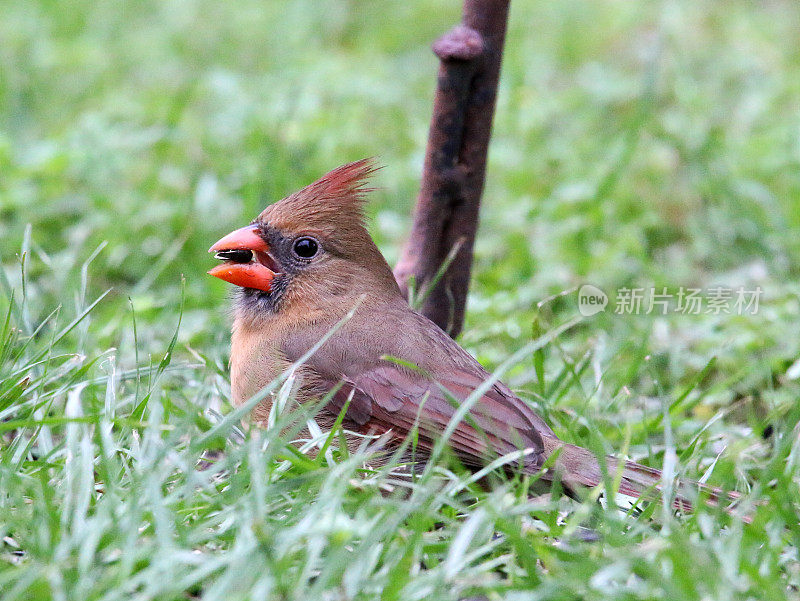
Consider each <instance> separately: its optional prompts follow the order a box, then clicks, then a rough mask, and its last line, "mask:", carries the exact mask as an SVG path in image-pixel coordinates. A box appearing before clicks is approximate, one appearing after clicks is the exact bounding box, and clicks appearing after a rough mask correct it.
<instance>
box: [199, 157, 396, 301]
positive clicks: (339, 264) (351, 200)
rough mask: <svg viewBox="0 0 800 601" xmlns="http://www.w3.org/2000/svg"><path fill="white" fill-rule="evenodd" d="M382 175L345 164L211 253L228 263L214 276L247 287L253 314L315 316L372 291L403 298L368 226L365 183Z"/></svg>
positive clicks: (369, 166) (364, 164) (366, 164)
mask: <svg viewBox="0 0 800 601" xmlns="http://www.w3.org/2000/svg"><path fill="white" fill-rule="evenodd" d="M375 169H376V166H375V163H374V162H373V161H372V160H370V159H364V160H361V161H356V162H355V163H350V164H348V165H343V166H341V167H338V168H336V169H334V170H333V171H331V172H330V173H328V174H327V175H325V176H323V177H322V178H320V179H319V180H317V181H316V182H314V183H313V184H310V185H308V186H306V187H305V188H303V189H302V190H300V191H298V192H295V193H294V194H292V195H291V196H288V197H286V198H284V199H283V200H280V201H278V202H276V203H275V204H272V205H270V206H268V207H267V208H266V209H264V211H263V212H262V213H261V214H260V215H259V216H258V217H257V218H256V219H255V220H254V221H253V222H252V223H251V224H250V225H247V226H245V227H243V228H240V229H238V230H236V231H234V232H231V233H230V234H228V235H227V236H225V237H223V238H222V239H220V240H219V241H218V242H217V243H216V244H214V245H213V246H212V247H211V248H210V249H209V251H210V252H215V253H216V258H218V259H221V260H223V261H224V262H223V263H222V264H221V265H217V266H216V267H214V268H213V269H212V270H211V271H209V272H208V273H209V274H210V275H213V276H215V277H218V278H220V279H222V280H225V281H226V282H230V283H231V284H235V285H237V286H240V287H241V288H242V292H241V295H240V306H242V307H243V308H244V309H245V310H251V311H268V312H270V313H275V312H278V311H285V310H289V308H290V307H293V308H294V309H300V310H312V311H313V310H316V309H323V308H325V307H326V306H327V307H329V306H330V304H331V303H339V304H342V305H345V304H347V303H348V302H349V300H350V299H353V298H357V297H358V296H359V295H361V294H364V293H369V292H370V291H373V292H375V291H378V292H382V293H383V294H386V292H390V293H391V294H393V295H394V294H399V290H398V288H397V284H396V283H395V280H394V277H393V275H392V271H391V269H390V268H389V266H388V264H387V263H386V261H385V259H384V258H383V256H382V255H381V253H380V251H379V250H378V248H377V247H376V246H375V243H374V242H373V241H372V238H371V237H370V235H369V233H368V232H367V230H366V227H365V225H364V203H365V198H364V195H365V193H366V192H367V191H368V189H367V188H365V186H364V182H365V180H366V178H367V176H369V174H370V173H372V172H373V171H374V170H375ZM348 308H350V307H348Z"/></svg>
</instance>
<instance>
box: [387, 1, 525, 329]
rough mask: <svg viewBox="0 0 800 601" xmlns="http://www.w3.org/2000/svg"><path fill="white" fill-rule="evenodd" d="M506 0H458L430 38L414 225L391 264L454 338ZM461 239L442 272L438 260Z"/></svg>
mask: <svg viewBox="0 0 800 601" xmlns="http://www.w3.org/2000/svg"><path fill="white" fill-rule="evenodd" d="M508 7H509V0H464V9H463V13H462V20H461V24H460V25H457V26H456V27H455V28H453V30H451V31H450V32H449V33H447V34H445V35H444V36H443V37H442V38H440V39H439V40H437V41H436V42H435V43H434V44H433V51H434V53H435V54H436V55H437V56H438V57H439V59H440V64H439V75H438V84H437V88H436V96H435V98H434V105H433V117H432V119H431V126H430V131H429V133H428V147H427V150H426V153H425V166H424V168H423V174H422V184H421V186H420V192H419V196H418V197H417V206H416V209H415V212H414V225H413V227H412V230H411V234H410V235H409V238H408V241H407V242H406V245H405V247H404V249H403V252H402V255H401V258H400V261H399V262H398V264H397V267H396V268H395V277H396V278H397V281H398V283H399V284H400V287H401V289H402V290H403V292H404V293H405V294H406V295H407V296H408V292H409V281H410V280H411V279H412V278H413V281H414V285H415V288H416V291H417V296H419V295H420V293H422V294H424V295H425V300H424V302H423V303H422V307H421V311H422V313H423V314H425V315H426V316H427V317H429V318H430V319H431V320H433V321H434V322H435V323H437V324H438V325H439V326H440V327H441V328H442V329H444V330H445V331H446V332H448V333H449V334H450V335H451V336H453V337H455V336H457V335H458V333H459V332H460V331H461V327H462V325H463V323H464V308H465V305H466V300H467V291H468V288H469V279H470V271H471V267H472V247H473V243H474V240H475V233H476V231H477V228H478V212H479V208H480V198H481V193H482V192H483V182H484V175H485V172H486V154H487V151H488V147H489V137H490V135H491V127H492V116H493V113H494V105H495V98H496V96H497V81H498V79H499V75H500V62H501V59H502V53H503V43H504V40H505V30H506V20H507V18H508ZM457 244H460V247H458V249H457V251H456V252H455V255H454V256H453V258H452V262H451V263H450V265H449V267H447V269H446V271H444V273H443V275H442V277H441V278H440V279H439V280H438V282H437V281H435V276H436V274H437V272H439V270H440V268H441V266H442V264H443V262H444V261H445V260H446V258H447V256H448V254H449V253H450V252H451V251H452V250H453V248H454V247H455V246H456V245H457Z"/></svg>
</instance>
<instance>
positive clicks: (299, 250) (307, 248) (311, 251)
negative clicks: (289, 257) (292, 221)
mask: <svg viewBox="0 0 800 601" xmlns="http://www.w3.org/2000/svg"><path fill="white" fill-rule="evenodd" d="M293 248H294V254H296V255H297V256H298V257H300V258H301V259H310V258H311V257H313V256H314V255H316V254H317V251H318V250H319V245H318V244H317V241H316V240H314V238H298V239H297V240H295V241H294V247H293Z"/></svg>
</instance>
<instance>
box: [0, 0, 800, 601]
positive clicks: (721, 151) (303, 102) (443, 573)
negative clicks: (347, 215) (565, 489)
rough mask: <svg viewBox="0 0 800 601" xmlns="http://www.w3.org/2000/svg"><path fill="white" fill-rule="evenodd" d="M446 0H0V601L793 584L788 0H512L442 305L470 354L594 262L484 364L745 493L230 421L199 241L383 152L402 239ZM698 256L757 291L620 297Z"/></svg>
mask: <svg viewBox="0 0 800 601" xmlns="http://www.w3.org/2000/svg"><path fill="white" fill-rule="evenodd" d="M458 4H459V3H458V2H456V1H451V0H448V1H444V0H437V1H436V2H431V1H430V0H427V1H423V0H418V1H410V0H406V1H405V2H393V3H389V2H375V3H357V2H345V1H343V0H340V1H316V2H311V1H310V0H309V1H306V2H292V3H284V2H277V1H260V2H256V1H250V0H242V1H240V2H235V3H233V2H231V3H224V2H210V1H203V0H185V1H181V2H178V1H170V2H156V1H143V2H138V3H130V2H122V1H121V0H106V1H103V2H78V1H72V2H59V3H53V2H17V1H14V0H2V1H0V39H2V44H0V217H1V218H0V260H1V261H2V277H0V288H2V295H0V311H1V312H0V335H2V338H0V435H1V437H0V598H2V599H3V601H16V600H26V601H27V600H35V599H67V600H94V599H109V600H110V599H158V600H172V599H185V598H195V597H197V598H202V599H208V600H211V599H220V600H225V601H229V600H230V601H233V600H237V599H242V600H245V599H332V600H333V599H379V598H380V599H387V600H389V599H403V600H411V599H423V598H424V599H457V598H463V597H465V596H470V595H475V594H485V595H487V596H488V597H489V598H491V599H499V598H504V599H604V600H607V599H671V600H674V599H682V600H684V599H685V600H689V599H756V598H758V599H783V598H787V597H790V598H791V597H795V598H796V597H798V595H799V593H798V586H800V564H798V561H799V558H798V549H800V527H798V514H797V503H798V498H800V496H798V494H799V493H800V491H798V474H799V473H800V472H799V471H798V470H799V469H800V468H799V467H798V460H799V459H800V447H798V420H800V409H798V403H797V401H798V395H799V394H800V385H798V379H800V315H799V314H800V302H799V300H798V292H800V285H798V283H797V282H798V275H800V268H799V267H798V265H800V210H798V208H799V207H800V143H799V142H798V140H800V137H799V136H798V132H800V116H799V115H800V111H798V107H799V106H800V83H798V82H800V51H798V46H797V43H796V32H797V31H798V30H800V9H798V7H797V5H796V3H794V2H792V1H791V0H783V1H781V0H774V1H771V2H761V3H756V2H750V1H744V0H730V1H728V2H712V1H710V0H705V1H704V0H699V1H688V0H687V1H677V0H676V1H664V2H633V1H630V2H613V1H611V0H606V1H589V0H584V1H578V0H567V1H563V2H543V1H528V2H523V1H521V0H519V1H517V2H515V3H514V5H513V7H512V13H511V23H510V31H509V38H508V51H507V54H506V57H505V62H504V66H503V73H502V82H501V89H500V95H499V100H498V112H497V118H496V122H495V133H494V138H493V142H492V148H491V153H490V161H489V176H488V183H487V190H486V195H485V206H484V213H483V220H482V227H481V231H480V235H479V240H478V244H477V256H476V266H475V267H476V269H475V279H474V284H473V287H472V293H471V296H470V304H469V316H468V323H467V324H466V328H465V332H464V334H463V335H462V336H461V342H462V344H464V345H465V346H466V347H467V348H468V349H469V350H470V351H471V352H473V353H474V354H475V355H476V356H477V357H478V358H479V359H480V360H481V361H482V362H483V363H484V364H485V365H486V366H487V367H489V368H492V369H494V368H497V367H498V366H499V365H501V364H503V362H505V361H506V360H507V359H509V358H510V357H512V356H513V355H514V353H515V352H517V351H520V349H525V348H526V345H527V344H529V343H530V342H531V341H532V340H534V339H536V338H537V337H539V336H542V335H545V336H546V335H547V334H548V333H551V332H553V331H554V329H555V328H557V327H559V326H560V325H562V324H564V323H567V322H569V321H570V320H573V319H574V318H575V317H576V316H578V311H577V293H576V292H575V291H574V289H575V288H576V287H577V286H580V285H581V284H583V283H587V282H588V283H591V284H593V285H596V286H598V287H600V288H601V289H603V290H604V291H606V292H607V293H608V294H609V296H610V297H611V298H610V302H609V306H608V307H607V310H606V311H605V312H602V313H600V314H597V315H594V316H592V317H588V318H585V319H584V320H583V321H581V322H580V323H579V324H578V325H576V326H574V327H572V328H571V329H569V330H568V331H567V332H565V333H563V334H561V335H560V336H558V337H557V338H556V339H555V340H554V341H551V342H549V343H548V344H546V345H544V346H543V347H542V348H541V349H540V350H538V351H536V352H531V353H526V352H522V353H519V354H518V355H517V356H516V357H514V361H513V362H512V364H511V365H509V366H508V369H509V371H508V373H507V376H506V380H507V381H508V382H509V384H511V385H512V386H513V387H514V388H515V390H517V391H518V392H519V394H520V395H521V396H523V398H525V399H527V400H529V401H530V402H531V403H532V404H534V405H535V406H536V407H537V408H538V409H539V410H540V411H541V412H542V413H543V414H544V415H546V417H547V419H548V420H549V421H550V423H551V424H553V427H554V429H555V430H556V431H557V432H558V433H559V435H561V436H562V437H563V438H565V439H566V440H568V441H570V442H574V443H578V444H584V445H590V446H591V447H592V448H594V449H596V450H598V451H599V450H600V449H605V450H607V451H612V450H616V451H620V452H626V453H627V454H628V455H629V456H631V457H633V458H635V459H637V460H639V461H641V462H643V463H647V464H649V465H653V466H656V467H663V466H665V465H666V466H667V467H668V468H670V466H674V467H672V468H671V469H674V470H676V471H677V472H678V473H680V474H682V475H685V476H688V477H691V478H704V479H707V481H708V482H710V483H713V484H715V485H717V486H721V487H725V488H729V489H736V490H739V491H741V492H742V493H744V496H745V501H744V506H745V507H748V508H749V511H750V513H751V514H752V523H749V524H745V523H744V522H742V521H741V520H738V519H732V518H731V517H730V516H728V515H727V514H724V513H722V512H720V511H718V510H715V509H713V508H709V507H701V508H700V509H699V510H698V511H697V513H695V514H693V515H677V516H676V515H673V514H672V513H671V512H670V511H668V510H666V509H665V507H664V506H662V505H661V504H651V505H650V506H649V507H647V508H646V509H645V511H644V512H643V513H638V512H635V511H634V512H630V513H626V512H621V511H618V510H617V509H615V508H613V507H608V506H607V505H603V504H598V503H596V502H595V501H594V500H593V499H588V500H587V501H586V502H583V503H580V502H576V501H572V500H570V499H566V498H564V497H563V496H559V495H553V496H552V497H533V498H531V499H529V498H528V495H527V490H528V487H529V486H530V485H531V483H530V482H529V481H527V480H519V479H513V478H512V479H508V478H504V477H502V476H500V475H497V476H496V477H495V478H494V482H495V486H494V487H493V488H492V489H491V490H480V489H477V488H475V486H474V485H473V484H472V483H471V482H470V481H469V477H468V475H467V474H464V473H463V472H462V471H461V470H459V469H458V468H457V467H455V466H453V465H452V463H448V462H447V461H446V458H443V459H442V461H441V462H440V463H439V464H438V466H437V468H436V469H435V470H433V469H432V470H429V471H428V472H426V473H425V474H424V475H423V477H422V478H421V479H420V480H419V481H418V482H415V483H414V484H413V485H412V486H411V487H410V488H411V489H410V491H409V490H408V489H409V486H408V485H407V483H403V482H399V481H398V480H397V478H396V477H394V476H393V475H392V474H391V473H387V472H385V471H384V472H377V473H375V472H364V471H363V470H361V469H360V468H361V461H360V460H359V458H358V457H348V456H346V455H343V454H342V453H341V452H339V450H338V444H337V442H336V440H332V441H331V445H330V446H329V447H328V452H319V451H318V450H316V451H312V452H309V454H308V455H307V456H299V455H296V454H293V453H292V452H291V451H290V450H289V449H287V447H286V445H285V442H286V439H287V438H290V434H291V432H289V433H288V434H284V435H279V434H277V433H276V432H275V431H268V432H263V431H246V432H242V431H240V430H239V427H238V426H239V417H240V416H239V415H238V414H236V413H231V411H232V410H231V408H230V406H229V405H228V403H227V400H226V399H227V395H228V389H229V381H228V376H227V370H226V358H227V341H228V334H227V327H228V319H229V316H228V311H227V305H228V297H227V291H226V288H225V285H224V284H223V283H222V282H219V281H216V280H212V278H209V277H207V276H206V275H205V271H206V270H207V269H208V268H209V267H210V265H211V260H210V258H209V257H208V255H207V254H206V249H207V248H208V246H209V245H210V244H211V243H212V242H213V241H215V240H216V239H217V238H218V237H219V236H220V235H222V234H224V233H226V232H228V231H229V230H230V229H232V228H234V227H237V226H239V225H241V224H243V223H246V222H247V221H249V220H250V219H251V218H252V217H253V216H254V215H255V214H256V213H257V212H258V211H259V210H260V209H261V208H262V207H263V206H264V205H265V204H266V203H268V202H271V201H273V200H276V199H278V198H280V197H282V196H284V195H286V194H287V193H289V192H291V191H293V190H294V189H296V188H298V187H300V186H302V185H304V184H305V183H308V182H309V181H311V180H313V179H315V178H316V177H318V176H319V175H321V174H322V173H324V172H325V171H327V170H328V169H330V168H332V167H334V166H336V165H338V164H340V163H343V162H346V161H350V160H354V159H357V158H361V157H364V156H370V155H377V156H378V157H379V158H380V160H381V161H382V162H383V163H384V164H385V165H386V167H385V169H383V170H381V171H380V172H379V173H378V175H377V177H376V184H377V185H379V186H380V190H379V191H378V192H376V193H375V194H374V197H373V202H372V204H371V207H370V209H371V213H372V216H373V220H372V232H373V234H374V235H375V237H376V239H377V240H378V242H379V244H380V246H381V248H382V249H383V250H384V251H385V253H386V255H387V257H388V258H389V259H390V261H392V260H394V259H395V258H396V257H397V254H398V248H399V245H400V244H401V243H402V240H403V238H404V235H405V233H406V231H407V228H408V225H409V215H410V210H411V207H412V203H413V198H414V195H415V192H416V186H417V182H418V178H419V172H420V166H421V157H422V149H423V147H424V140H425V135H426V129H427V122H428V119H429V115H430V106H431V97H432V86H433V82H434V74H435V69H436V63H435V60H434V57H433V56H432V54H431V53H430V51H429V50H428V45H429V43H430V41H431V40H432V39H434V38H435V37H436V36H437V35H438V34H439V33H441V32H444V31H445V30H447V29H448V28H449V27H450V26H451V25H452V24H453V23H455V22H456V21H457V19H458V11H459V7H458ZM713 286H725V287H729V288H731V289H738V288H740V287H741V288H745V289H748V290H752V289H755V288H757V287H760V288H761V289H762V290H763V295H762V296H761V298H760V306H759V309H758V311H757V313H756V314H754V315H752V314H746V315H736V314H735V313H734V314H726V313H721V314H715V313H713V312H711V313H705V312H702V313H701V314H697V315H694V314H682V313H680V312H676V311H670V312H669V313H668V314H667V315H660V314H659V311H654V312H651V313H650V314H649V315H648V314H644V313H645V312H644V311H643V312H642V314H627V313H622V314H618V313H616V312H615V311H614V308H615V306H617V302H618V300H619V298H620V294H619V293H617V292H616V291H617V290H619V289H621V288H625V287H627V288H636V287H641V288H644V289H648V290H649V289H650V288H651V287H655V288H656V289H658V290H661V288H662V287H667V288H668V290H669V291H670V293H675V294H677V292H678V291H679V290H680V288H682V287H683V288H700V289H702V290H703V296H704V298H705V299H706V300H708V298H709V295H710V292H709V288H711V287H713ZM109 290H110V291H109ZM563 292H567V293H566V294H563V295H561V293H563ZM280 394H281V395H283V396H284V397H290V396H291V391H290V390H289V388H288V387H287V386H283V388H281V391H280ZM220 451H221V452H220ZM676 457H677V460H678V461H677V464H676V463H675V462H674V459H675V458H676ZM204 458H206V459H210V460H212V461H204V460H203V459H204ZM214 458H216V460H214ZM201 468H205V469H201ZM392 487H394V488H392ZM391 490H394V492H391ZM756 503H758V505H756Z"/></svg>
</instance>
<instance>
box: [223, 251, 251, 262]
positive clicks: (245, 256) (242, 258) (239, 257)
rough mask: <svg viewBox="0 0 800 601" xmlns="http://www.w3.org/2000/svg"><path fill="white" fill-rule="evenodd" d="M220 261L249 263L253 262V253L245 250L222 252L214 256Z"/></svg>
mask: <svg viewBox="0 0 800 601" xmlns="http://www.w3.org/2000/svg"><path fill="white" fill-rule="evenodd" d="M214 258H215V259H219V260H220V261H233V262H234V263H249V262H250V261H252V260H253V251H251V250H245V249H238V248H237V249H233V250H220V251H217V253H216V254H215V255H214Z"/></svg>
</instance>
